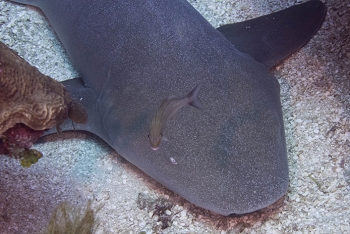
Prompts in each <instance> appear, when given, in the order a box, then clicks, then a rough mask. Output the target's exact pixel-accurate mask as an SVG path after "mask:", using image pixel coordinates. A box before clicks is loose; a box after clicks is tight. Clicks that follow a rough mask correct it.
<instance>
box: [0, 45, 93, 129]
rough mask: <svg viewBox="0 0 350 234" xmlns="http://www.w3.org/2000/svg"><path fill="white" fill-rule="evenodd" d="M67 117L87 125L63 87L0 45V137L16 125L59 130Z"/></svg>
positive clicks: (84, 114)
mask: <svg viewBox="0 0 350 234" xmlns="http://www.w3.org/2000/svg"><path fill="white" fill-rule="evenodd" d="M68 117H70V118H71V119H72V120H73V121H74V122H76V123H80V124H83V123H86V122H87V114H86V112H85V110H84V108H83V106H82V105H81V104H80V103H78V102H76V101H74V100H72V98H71V96H70V94H69V93H68V91H67V90H66V89H65V87H64V86H63V85H62V84H61V83H59V82H57V81H55V80H54V79H52V78H50V77H49V76H45V75H43V74H42V73H40V72H39V70H38V69H37V68H36V67H33V66H31V65H30V64H29V63H27V62H26V61H25V60H24V59H22V58H21V57H19V56H18V54H17V53H16V52H15V51H13V50H11V49H10V48H8V47H7V46H6V45H5V44H3V43H1V42H0V135H1V134H2V133H4V132H5V131H6V130H7V129H9V128H11V127H13V126H14V125H15V124H16V123H23V124H25V125H27V126H28V127H30V128H32V129H34V130H45V129H49V128H52V127H54V126H57V127H58V126H59V125H60V124H61V123H62V122H63V121H64V120H65V119H67V118H68Z"/></svg>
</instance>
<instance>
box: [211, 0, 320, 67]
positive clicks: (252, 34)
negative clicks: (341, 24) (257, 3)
mask: <svg viewBox="0 0 350 234" xmlns="http://www.w3.org/2000/svg"><path fill="white" fill-rule="evenodd" d="M326 11H327V9H326V6H325V5H324V4H323V3H322V2H321V1H319V0H311V1H308V2H306V3H303V4H299V5H295V6H292V7H290V8H287V9H285V10H282V11H278V12H275V13H272V14H269V15H264V16H261V17H258V18H255V19H252V20H248V21H244V22H241V23H235V24H229V25H223V26H221V27H219V28H218V29H217V30H219V31H220V32H221V33H222V34H224V35H225V37H226V38H227V39H228V40H229V41H230V42H231V43H232V44H233V45H234V46H235V47H236V48H237V49H238V50H239V51H241V52H244V53H247V54H249V55H251V56H252V57H254V58H255V59H256V60H257V61H258V62H261V63H262V64H264V65H266V66H267V67H269V68H271V67H274V66H276V65H277V64H279V63H280V62H281V61H283V60H284V59H286V58H287V57H288V56H290V55H291V54H293V53H294V52H296V51H297V50H298V49H300V48H301V47H302V46H304V45H305V44H306V43H307V42H308V41H309V40H310V39H311V38H312V36H313V35H314V34H315V33H316V32H317V30H318V29H319V28H320V26H321V25H322V22H323V19H324V17H325V15H326Z"/></svg>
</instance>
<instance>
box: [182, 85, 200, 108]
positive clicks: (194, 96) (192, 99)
mask: <svg viewBox="0 0 350 234" xmlns="http://www.w3.org/2000/svg"><path fill="white" fill-rule="evenodd" d="M202 84H203V81H201V82H200V83H199V84H198V85H197V86H196V87H195V88H194V89H193V90H192V91H191V92H190V93H189V94H188V95H187V96H186V97H187V98H188V99H189V102H188V104H189V105H191V106H194V107H196V108H198V109H200V110H201V109H203V107H204V106H203V103H202V101H201V100H200V99H199V98H198V93H199V90H200V89H201V87H202Z"/></svg>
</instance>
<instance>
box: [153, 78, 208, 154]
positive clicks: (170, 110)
mask: <svg viewBox="0 0 350 234" xmlns="http://www.w3.org/2000/svg"><path fill="white" fill-rule="evenodd" d="M202 83H203V82H201V83H199V84H198V85H197V86H196V87H195V88H194V89H193V90H192V91H191V92H190V93H189V94H187V95H186V96H185V97H183V98H177V97H169V98H167V99H165V100H163V101H162V102H161V104H160V106H159V108H158V110H157V113H156V115H155V116H154V118H153V119H152V122H151V126H150V130H149V134H148V138H149V141H150V144H151V148H152V149H153V150H158V149H159V146H160V143H161V142H162V140H165V137H164V131H165V127H166V124H167V123H168V122H169V121H170V120H171V119H172V118H173V117H174V116H175V114H176V113H177V112H178V111H179V110H180V109H181V108H182V107H184V106H186V105H191V106H194V107H196V108H198V109H200V110H201V109H203V103H202V101H201V100H200V99H199V98H198V93H199V90H200V88H201V87H202Z"/></svg>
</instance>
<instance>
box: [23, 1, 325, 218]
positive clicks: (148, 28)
mask: <svg viewBox="0 0 350 234" xmlns="http://www.w3.org/2000/svg"><path fill="white" fill-rule="evenodd" d="M16 2H21V3H28V4H31V5H35V6H38V7H40V8H41V9H42V11H43V12H44V13H45V15H46V16H47V18H48V19H49V20H50V23H51V24H52V26H53V28H54V29H55V31H56V32H57V35H58V37H59V38H60V40H61V41H62V43H63V45H64V47H65V49H66V50H67V52H68V54H69V56H70V57H71V59H72V61H73V63H74V65H75V67H76V68H77V70H78V72H79V73H80V74H81V76H82V79H72V80H68V81H65V82H63V83H64V85H65V86H66V88H67V89H68V91H69V92H70V93H71V94H72V97H73V98H74V99H75V100H77V101H79V102H80V103H82V104H83V105H84V107H85V109H86V111H87V113H88V116H89V120H88V122H87V124H85V125H79V124H78V125H75V127H76V129H77V130H79V129H80V130H85V131H89V132H92V133H94V134H96V135H98V136H99V137H100V138H102V139H103V140H104V141H106V142H107V143H108V144H109V145H110V146H111V147H113V148H114V149H115V150H116V151H117V152H118V153H119V154H120V155H121V156H123V157H124V158H126V159H127V160H128V161H129V162H131V163H133V164H134V165H136V166H137V167H139V168H140V169H141V170H143V171H144V172H145V173H147V174H148V175H149V176H151V177H153V178H154V179H155V180H157V181H158V182H160V183H162V184H163V185H164V186H166V187H168V188H169V189H170V190H172V191H174V192H175V193H177V194H179V195H180V196H182V197H184V198H185V199H187V200H188V201H190V202H192V203H194V204H196V205H198V206H200V207H203V208H205V209H208V210H211V211H213V212H216V213H219V214H222V215H229V214H232V213H235V214H244V213H249V212H253V211H256V210H258V209H261V208H264V207H266V206H268V205H270V204H272V203H274V202H275V201H277V200H278V199H279V198H280V197H282V196H283V195H284V194H285V193H286V191H287V189H288V184H289V175H288V159H287V150H286V141H285V135H284V126H283V116H282V108H281V102H280V87H279V83H278V81H277V80H276V78H275V77H274V76H273V75H271V73H270V72H269V69H270V68H272V67H274V66H276V64H278V63H280V62H281V61H282V60H283V59H285V58H287V57H288V56H289V55H291V54H292V53H294V52H295V51H297V50H298V49H299V48H301V47H302V46H303V45H305V44H306V43H307V42H308V41H309V40H310V38H311V37H312V36H313V35H314V34H315V33H316V32H317V30H318V29H319V27H320V26H321V24H322V22H323V19H324V16H325V14H326V7H325V5H324V4H323V3H322V2H321V1H318V0H311V1H309V2H306V3H303V4H300V5H295V6H293V7H290V8H288V9H285V10H282V11H279V12H275V13H272V14H270V15H266V16H262V17H259V18H256V19H252V20H248V21H245V22H240V23H237V24H231V25H226V26H223V27H220V28H219V29H218V30H217V29H215V28H213V26H212V25H210V24H209V23H208V22H207V21H206V20H205V19H204V18H203V16H201V15H200V14H199V13H198V12H197V11H196V10H195V9H194V8H193V7H192V6H191V5H190V4H189V3H188V2H187V1H185V0H162V1H159V0H147V1H145V0H133V1H125V0H99V1H96V0H74V1H72V0H59V1H58V0H17V1H16ZM108 74H109V75H108ZM198 80H203V82H204V83H205V90H203V92H202V93H201V99H202V100H203V102H204V103H205V108H204V109H203V110H202V111H196V110H195V109H194V108H188V110H187V111H186V118H183V119H181V118H179V117H180V116H178V118H177V119H176V123H177V124H181V129H178V131H172V137H173V138H175V139H176V141H172V143H171V145H170V144H164V145H163V146H162V151H159V150H158V151H153V150H152V149H150V143H149V139H148V138H147V135H148V134H149V123H150V121H151V120H152V117H153V114H152V112H153V110H154V103H157V102H158V101H159V100H160V99H161V98H163V97H165V96H167V95H168V94H169V93H181V92H183V90H184V89H185V88H186V87H190V86H191V85H192V84H194V83H196V82H198ZM203 89H204V87H203ZM204 91H205V92H204ZM168 127H170V126H168ZM61 129H62V130H73V128H72V125H71V123H70V122H64V124H62V125H61ZM168 130H170V128H169V129H168ZM173 149H181V154H175V153H176V151H174V150H173ZM169 158H170V159H171V161H174V162H176V164H173V163H172V162H171V161H169Z"/></svg>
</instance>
